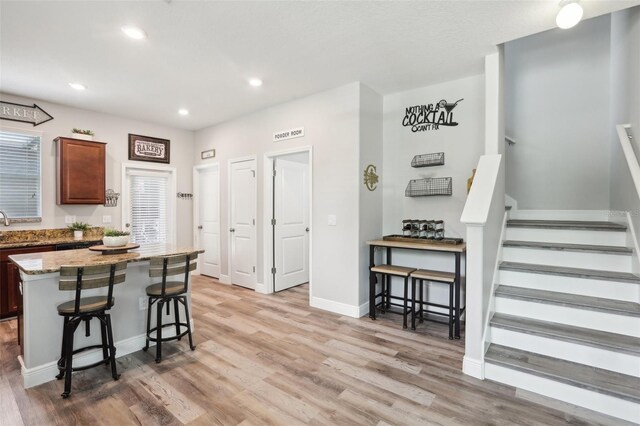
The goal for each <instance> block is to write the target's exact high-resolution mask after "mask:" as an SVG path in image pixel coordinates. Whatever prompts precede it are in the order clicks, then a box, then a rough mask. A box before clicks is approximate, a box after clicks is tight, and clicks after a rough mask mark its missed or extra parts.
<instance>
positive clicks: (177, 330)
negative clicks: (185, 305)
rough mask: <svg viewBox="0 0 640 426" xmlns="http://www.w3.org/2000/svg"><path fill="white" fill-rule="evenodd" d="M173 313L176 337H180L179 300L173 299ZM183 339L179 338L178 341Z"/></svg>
mask: <svg viewBox="0 0 640 426" xmlns="http://www.w3.org/2000/svg"><path fill="white" fill-rule="evenodd" d="M173 311H174V312H175V315H176V318H175V320H176V321H175V324H176V336H179V335H180V310H179V309H178V299H173ZM180 339H182V337H178V340H180Z"/></svg>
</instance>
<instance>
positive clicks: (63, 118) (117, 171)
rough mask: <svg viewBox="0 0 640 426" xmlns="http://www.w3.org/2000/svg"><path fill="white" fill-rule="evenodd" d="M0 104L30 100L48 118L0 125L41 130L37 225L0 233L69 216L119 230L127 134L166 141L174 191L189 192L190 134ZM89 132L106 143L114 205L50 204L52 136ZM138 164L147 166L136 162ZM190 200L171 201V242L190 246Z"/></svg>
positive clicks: (49, 107) (62, 109)
mask: <svg viewBox="0 0 640 426" xmlns="http://www.w3.org/2000/svg"><path fill="white" fill-rule="evenodd" d="M0 97H1V98H2V100H3V101H7V102H15V103H19V104H25V105H32V104H33V103H34V102H35V103H36V104H38V106H40V107H41V108H42V109H44V110H45V111H46V112H48V113H49V114H50V115H52V116H53V117H54V119H53V120H51V121H49V122H47V123H44V124H41V125H39V126H37V127H35V128H34V127H33V126H32V125H31V124H26V123H17V122H12V121H4V120H3V121H0V128H2V129H18V130H20V129H24V130H30V131H37V132H42V222H41V223H39V224H14V225H11V226H10V227H9V228H5V227H3V228H2V230H16V229H34V228H37V229H45V228H63V227H65V226H66V225H65V222H64V216H65V215H74V216H76V219H77V220H78V221H83V222H88V223H90V224H91V225H94V226H109V227H115V228H120V227H121V224H122V220H121V218H122V211H121V206H122V193H123V191H124V188H123V187H122V184H121V182H120V181H121V173H122V172H121V170H122V163H123V162H128V155H129V154H128V134H129V133H134V134H140V135H147V136H155V137H159V138H163V139H169V140H170V141H171V158H170V159H171V164H170V166H172V167H176V169H177V190H178V191H179V192H187V193H190V192H192V190H191V188H192V183H191V180H192V169H191V166H192V165H193V155H194V154H193V140H194V134H193V132H191V131H187V130H180V129H175V128H171V127H165V126H161V125H157V124H152V123H145V122H140V121H136V120H130V119H127V118H122V117H116V116H113V115H108V114H102V113H98V112H93V111H86V110H81V109H77V108H70V107H67V106H63V105H59V104H54V103H50V102H45V101H40V100H37V99H31V98H22V97H18V96H12V95H7V94H3V93H1V94H0ZM74 127H77V128H81V129H91V130H93V131H94V132H95V137H94V140H96V141H100V142H106V143H107V160H106V163H107V164H106V166H107V167H106V173H107V180H106V185H107V188H111V189H114V190H115V191H116V192H119V193H120V194H121V195H120V199H119V200H118V206H117V207H104V206H93V205H91V206H75V205H61V206H58V205H56V174H55V173H56V161H55V160H56V156H55V143H54V142H53V140H54V139H55V138H56V137H58V136H65V137H70V136H71V129H72V128H74ZM137 163H139V164H147V165H148V164H153V163H142V162H137ZM192 204H193V203H192V202H191V201H186V200H181V199H176V206H177V223H178V228H177V232H176V235H177V243H178V244H179V245H183V246H184V245H189V246H190V245H191V244H192V243H193V240H192V225H191V223H192ZM0 207H1V206H0ZM103 215H111V218H112V223H111V224H103V223H102V216H103Z"/></svg>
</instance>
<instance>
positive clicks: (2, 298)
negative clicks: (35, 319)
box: [0, 246, 55, 318]
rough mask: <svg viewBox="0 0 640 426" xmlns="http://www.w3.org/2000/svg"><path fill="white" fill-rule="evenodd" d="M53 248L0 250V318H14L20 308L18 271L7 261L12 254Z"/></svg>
mask: <svg viewBox="0 0 640 426" xmlns="http://www.w3.org/2000/svg"><path fill="white" fill-rule="evenodd" d="M53 250H55V246H39V247H25V248H15V249H5V250H0V318H9V317H14V316H16V315H17V314H18V313H19V312H20V308H21V306H22V293H21V291H20V271H19V269H18V267H17V266H16V265H15V264H14V263H13V262H11V261H10V260H9V256H11V255H14V254H25V253H40V252H45V251H53Z"/></svg>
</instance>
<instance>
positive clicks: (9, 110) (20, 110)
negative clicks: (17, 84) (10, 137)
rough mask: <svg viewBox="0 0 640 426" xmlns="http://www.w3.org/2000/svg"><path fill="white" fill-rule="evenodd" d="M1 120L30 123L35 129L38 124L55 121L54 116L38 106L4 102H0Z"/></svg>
mask: <svg viewBox="0 0 640 426" xmlns="http://www.w3.org/2000/svg"><path fill="white" fill-rule="evenodd" d="M0 118H1V119H3V120H10V121H19V122H21V123H30V124H33V125H34V127H35V126H37V125H38V124H42V123H46V122H47V121H51V120H53V117H52V116H50V115H49V114H47V112H46V111H45V110H43V109H42V108H40V107H39V106H38V105H36V104H33V105H22V104H14V103H13V102H4V101H0Z"/></svg>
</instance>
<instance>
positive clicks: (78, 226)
mask: <svg viewBox="0 0 640 426" xmlns="http://www.w3.org/2000/svg"><path fill="white" fill-rule="evenodd" d="M67 228H69V229H71V230H72V231H86V230H87V229H89V228H91V225H89V224H88V223H84V222H73V223H72V224H71V225H69V226H67Z"/></svg>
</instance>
